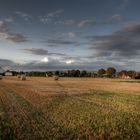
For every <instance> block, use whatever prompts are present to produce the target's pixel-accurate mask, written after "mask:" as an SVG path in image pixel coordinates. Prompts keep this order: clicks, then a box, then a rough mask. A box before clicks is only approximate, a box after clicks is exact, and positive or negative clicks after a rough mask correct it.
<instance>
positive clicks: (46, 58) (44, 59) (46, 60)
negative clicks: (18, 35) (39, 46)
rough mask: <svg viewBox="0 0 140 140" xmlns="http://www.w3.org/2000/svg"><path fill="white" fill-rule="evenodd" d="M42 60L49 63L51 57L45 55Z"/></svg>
mask: <svg viewBox="0 0 140 140" xmlns="http://www.w3.org/2000/svg"><path fill="white" fill-rule="evenodd" d="M41 61H42V62H45V63H47V62H49V59H48V57H44V58H43V59H42V60H41Z"/></svg>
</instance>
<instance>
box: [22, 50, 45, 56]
mask: <svg viewBox="0 0 140 140" xmlns="http://www.w3.org/2000/svg"><path fill="white" fill-rule="evenodd" d="M23 50H25V51H27V52H29V53H31V54H35V55H47V54H48V51H47V50H44V49H41V48H31V49H28V48H27V49H23Z"/></svg>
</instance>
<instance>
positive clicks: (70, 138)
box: [0, 77, 140, 140]
mask: <svg viewBox="0 0 140 140" xmlns="http://www.w3.org/2000/svg"><path fill="white" fill-rule="evenodd" d="M139 139H140V82H139V81H135V80H126V79H125V80H122V79H106V78H102V79H99V78H60V80H58V81H54V79H53V78H30V77H27V80H26V81H20V80H19V79H18V78H17V77H4V78H3V80H0V140H139Z"/></svg>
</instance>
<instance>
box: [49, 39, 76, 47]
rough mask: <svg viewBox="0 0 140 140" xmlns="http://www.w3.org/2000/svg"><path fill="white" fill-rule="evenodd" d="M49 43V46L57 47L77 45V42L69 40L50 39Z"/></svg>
mask: <svg viewBox="0 0 140 140" xmlns="http://www.w3.org/2000/svg"><path fill="white" fill-rule="evenodd" d="M47 43H48V44H49V45H52V46H53V45H54V46H57V45H72V44H77V42H76V41H69V40H64V39H48V40H47Z"/></svg>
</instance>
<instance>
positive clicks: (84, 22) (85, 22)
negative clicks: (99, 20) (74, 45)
mask: <svg viewBox="0 0 140 140" xmlns="http://www.w3.org/2000/svg"><path fill="white" fill-rule="evenodd" d="M95 23H96V22H95V21H94V20H89V19H87V20H82V21H81V22H80V23H79V24H78V27H80V28H84V27H89V26H93V25H95Z"/></svg>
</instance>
